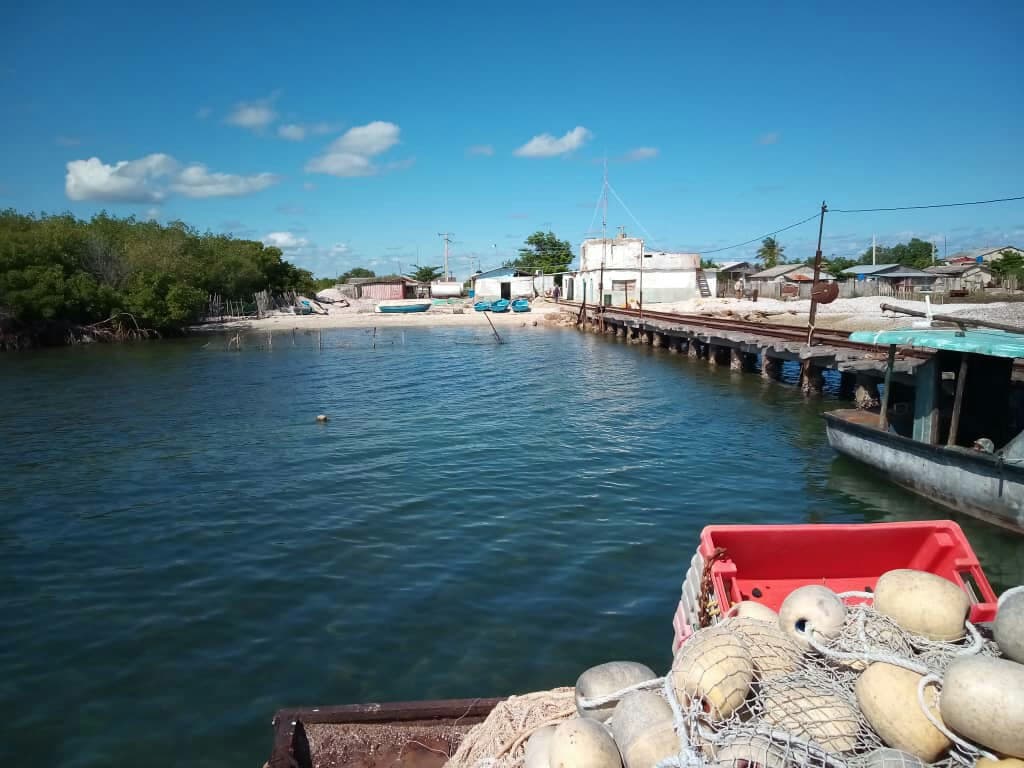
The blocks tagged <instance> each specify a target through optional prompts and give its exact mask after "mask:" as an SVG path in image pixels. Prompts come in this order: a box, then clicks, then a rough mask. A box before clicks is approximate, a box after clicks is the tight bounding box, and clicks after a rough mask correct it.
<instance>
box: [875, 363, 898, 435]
mask: <svg viewBox="0 0 1024 768" xmlns="http://www.w3.org/2000/svg"><path fill="white" fill-rule="evenodd" d="M895 362H896V345H895V344H890V345H889V363H888V365H887V366H886V368H885V391H883V392H882V405H881V410H880V411H879V412H878V428H879V429H881V430H888V429H889V394H890V393H891V392H892V373H893V371H892V369H893V367H894V364H895Z"/></svg>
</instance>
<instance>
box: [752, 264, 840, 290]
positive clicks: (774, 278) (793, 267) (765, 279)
mask: <svg viewBox="0 0 1024 768" xmlns="http://www.w3.org/2000/svg"><path fill="white" fill-rule="evenodd" d="M835 279H836V278H835V276H833V275H831V274H829V273H828V272H825V271H824V270H822V271H820V272H819V273H818V280H819V281H824V282H831V281H833V280H835ZM813 281H814V267H809V266H807V265H806V264H779V265H778V266H777V267H769V268H768V269H763V270H761V271H760V272H755V273H754V274H752V275H750V276H749V277H748V278H747V282H749V283H751V284H752V285H753V286H754V287H755V288H756V287H759V286H763V285H765V284H766V283H810V282H813Z"/></svg>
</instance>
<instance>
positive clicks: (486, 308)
mask: <svg viewBox="0 0 1024 768" xmlns="http://www.w3.org/2000/svg"><path fill="white" fill-rule="evenodd" d="M473 309H475V310H476V311H477V312H490V311H491V302H489V301H478V302H477V303H476V304H474V305H473Z"/></svg>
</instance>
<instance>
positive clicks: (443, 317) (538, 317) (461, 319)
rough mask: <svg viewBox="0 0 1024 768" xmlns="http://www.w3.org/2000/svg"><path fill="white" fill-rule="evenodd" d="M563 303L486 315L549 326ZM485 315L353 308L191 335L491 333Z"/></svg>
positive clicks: (504, 324)
mask: <svg viewBox="0 0 1024 768" xmlns="http://www.w3.org/2000/svg"><path fill="white" fill-rule="evenodd" d="M568 308H569V307H567V306H566V305H564V304H556V303H555V302H553V301H550V302H549V301H542V302H534V304H533V305H532V306H531V307H530V311H529V312H511V311H510V312H501V313H498V314H495V313H493V312H488V313H486V314H487V315H489V316H490V319H491V322H493V323H494V326H495V327H496V328H522V327H524V326H525V327H532V326H534V324H535V325H536V327H538V328H540V327H550V326H551V325H552V323H551V322H545V321H546V320H547V318H548V317H549V316H550V315H552V314H555V315H557V314H558V313H559V312H560V311H561V310H562V309H568ZM484 314H485V313H483V312H477V311H476V310H474V309H473V307H472V305H469V306H467V307H466V309H465V311H464V312H462V313H461V314H455V313H454V312H452V311H451V310H450V309H448V308H444V309H441V310H440V311H438V308H432V309H429V310H427V311H426V312H409V313H395V314H390V313H383V312H367V311H353V310H352V309H351V308H348V309H341V310H336V311H330V309H329V314H326V315H316V314H314V315H288V314H283V313H282V314H275V315H270V316H269V317H261V318H252V319H247V320H231V321H227V322H223V323H218V322H213V323H204V324H202V325H194V326H192V327H190V328H189V329H188V331H189V333H190V334H191V333H194V334H205V333H220V332H223V331H287V330H292V329H293V328H294V329H297V330H327V329H332V328H482V329H485V330H488V331H490V329H491V326H490V324H489V323H488V322H487V318H486V317H484V316H483V315H484Z"/></svg>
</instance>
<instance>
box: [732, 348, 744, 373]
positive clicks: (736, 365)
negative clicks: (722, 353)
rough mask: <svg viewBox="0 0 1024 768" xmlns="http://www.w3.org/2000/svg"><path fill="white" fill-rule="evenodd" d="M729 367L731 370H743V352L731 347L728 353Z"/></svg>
mask: <svg viewBox="0 0 1024 768" xmlns="http://www.w3.org/2000/svg"><path fill="white" fill-rule="evenodd" d="M729 369H730V370H733V371H742V370H743V353H742V352H740V351H739V350H738V349H733V350H731V351H730V353H729Z"/></svg>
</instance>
